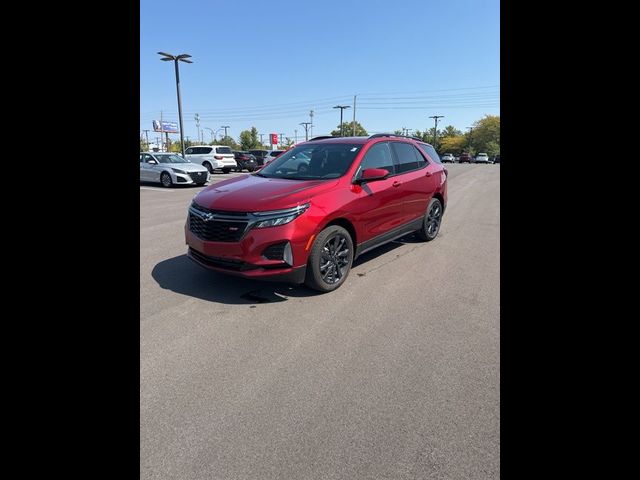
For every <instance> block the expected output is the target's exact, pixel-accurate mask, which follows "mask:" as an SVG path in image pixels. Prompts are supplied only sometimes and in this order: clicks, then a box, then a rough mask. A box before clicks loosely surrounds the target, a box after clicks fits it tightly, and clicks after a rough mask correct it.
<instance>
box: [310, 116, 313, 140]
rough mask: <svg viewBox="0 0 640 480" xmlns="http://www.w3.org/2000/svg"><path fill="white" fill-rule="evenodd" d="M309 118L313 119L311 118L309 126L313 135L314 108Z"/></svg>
mask: <svg viewBox="0 0 640 480" xmlns="http://www.w3.org/2000/svg"><path fill="white" fill-rule="evenodd" d="M309 118H310V119H311V120H309V125H311V127H309V128H310V130H311V136H312V137H313V110H311V111H310V112H309Z"/></svg>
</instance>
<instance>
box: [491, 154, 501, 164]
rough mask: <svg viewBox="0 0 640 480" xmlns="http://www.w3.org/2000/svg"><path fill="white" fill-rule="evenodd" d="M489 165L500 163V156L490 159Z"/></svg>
mask: <svg viewBox="0 0 640 480" xmlns="http://www.w3.org/2000/svg"><path fill="white" fill-rule="evenodd" d="M491 163H500V155H494V156H493V157H491Z"/></svg>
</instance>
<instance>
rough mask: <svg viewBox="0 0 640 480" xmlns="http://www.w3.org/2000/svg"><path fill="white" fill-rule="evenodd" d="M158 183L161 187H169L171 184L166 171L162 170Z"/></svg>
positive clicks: (169, 176)
mask: <svg viewBox="0 0 640 480" xmlns="http://www.w3.org/2000/svg"><path fill="white" fill-rule="evenodd" d="M160 183H161V184H162V186H163V187H165V188H169V187H170V186H171V185H173V181H172V180H171V175H169V174H168V173H167V172H162V175H160Z"/></svg>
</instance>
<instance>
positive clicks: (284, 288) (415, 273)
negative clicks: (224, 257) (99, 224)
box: [140, 164, 500, 480]
mask: <svg viewBox="0 0 640 480" xmlns="http://www.w3.org/2000/svg"><path fill="white" fill-rule="evenodd" d="M447 169H448V170H449V203H448V205H447V211H446V213H445V216H444V219H443V223H442V227H441V230H440V234H439V236H438V238H436V239H435V240H434V241H433V242H429V243H422V242H419V241H418V240H417V239H416V238H414V237H413V236H408V237H405V238H403V239H400V240H399V241H395V242H393V243H391V244H388V245H386V246H383V247H381V248H379V249H377V250H374V251H371V252H369V253H367V254H365V255H363V256H362V257H360V258H359V259H358V260H357V261H356V262H355V264H354V267H353V269H352V271H351V273H350V274H349V278H348V279H347V281H346V283H345V284H344V285H343V286H342V287H340V288H339V289H338V290H336V291H335V292H332V293H329V294H324V295H323V294H318V293H317V292H314V291H312V290H309V289H307V288H306V287H304V286H299V287H298V286H289V285H284V284H277V283H261V282H257V281H250V280H244V279H240V278H235V277H228V276H225V275H221V274H217V273H214V272H210V271H207V270H204V269H203V268H201V267H199V266H197V265H195V264H193V263H192V262H191V261H190V260H189V259H188V258H187V257H186V245H185V243H184V232H183V228H184V223H185V218H186V212H187V207H188V206H189V204H190V202H191V199H192V198H193V196H194V195H195V194H196V193H197V192H199V191H200V190H201V187H181V188H173V189H163V188H161V187H160V186H159V185H158V186H155V185H151V184H149V185H141V186H140V478H141V479H144V480H146V479H181V480H187V479H194V480H195V479H198V480H205V479H207V480H214V479H243V480H244V479H260V480H266V479H394V480H399V479H426V478H429V479H498V478H499V474H500V432H499V430H500V362H499V360H500V337H499V332H500V270H499V261H500V165H473V164H471V165H468V164H448V165H447ZM237 175H240V174H238V173H230V174H228V175H224V174H214V176H213V181H219V180H223V179H225V178H229V177H233V176H237Z"/></svg>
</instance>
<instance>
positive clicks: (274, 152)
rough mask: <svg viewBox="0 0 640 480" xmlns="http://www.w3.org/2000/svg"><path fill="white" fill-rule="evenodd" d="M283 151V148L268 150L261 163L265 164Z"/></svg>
mask: <svg viewBox="0 0 640 480" xmlns="http://www.w3.org/2000/svg"><path fill="white" fill-rule="evenodd" d="M283 153H284V150H269V151H268V152H267V154H266V155H265V156H264V159H263V162H264V163H263V165H267V164H268V163H269V162H271V161H272V160H273V159H274V158H276V157H277V156H278V155H281V154H283Z"/></svg>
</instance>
